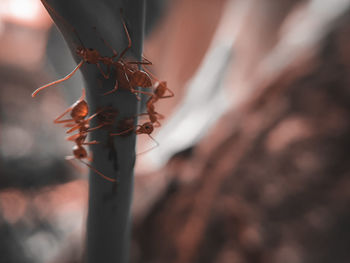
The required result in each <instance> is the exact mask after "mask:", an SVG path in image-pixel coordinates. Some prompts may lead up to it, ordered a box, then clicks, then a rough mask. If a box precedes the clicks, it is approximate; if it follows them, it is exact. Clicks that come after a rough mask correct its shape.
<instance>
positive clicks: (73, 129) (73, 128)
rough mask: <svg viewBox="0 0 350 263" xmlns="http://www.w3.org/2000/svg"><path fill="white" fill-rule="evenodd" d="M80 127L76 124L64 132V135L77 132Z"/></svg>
mask: <svg viewBox="0 0 350 263" xmlns="http://www.w3.org/2000/svg"><path fill="white" fill-rule="evenodd" d="M80 126H81V125H80V124H77V125H75V126H73V127H72V128H71V129H69V130H68V131H66V133H71V132H74V131H75V130H78V129H79V128H80Z"/></svg>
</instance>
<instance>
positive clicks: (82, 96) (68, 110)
mask: <svg viewBox="0 0 350 263" xmlns="http://www.w3.org/2000/svg"><path fill="white" fill-rule="evenodd" d="M84 99H85V88H83V91H82V94H81V97H80V98H79V99H78V101H77V102H80V101H82V100H84ZM77 102H76V103H77ZM76 103H74V104H76ZM74 104H73V105H74ZM73 105H71V106H70V107H69V108H68V109H66V110H65V111H64V112H63V113H62V114H61V115H60V116H58V117H57V118H56V119H55V120H54V121H53V122H54V123H66V122H71V121H74V120H73V119H68V120H61V118H63V116H64V115H66V114H67V113H68V112H70V111H71V110H72V109H73V108H74V106H73ZM70 125H74V124H66V125H65V127H69V126H70Z"/></svg>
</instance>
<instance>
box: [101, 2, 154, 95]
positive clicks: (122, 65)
mask: <svg viewBox="0 0 350 263" xmlns="http://www.w3.org/2000/svg"><path fill="white" fill-rule="evenodd" d="M122 12H123V11H122V9H121V10H120V13H121V18H122V23H123V28H124V31H125V34H126V37H127V39H128V46H127V47H126V48H125V49H124V50H123V51H122V52H121V53H120V55H119V57H118V59H117V60H116V61H114V62H113V63H112V65H113V66H114V67H115V74H116V82H115V85H114V88H113V89H112V90H110V91H108V92H106V93H104V94H103V95H108V94H111V93H113V92H115V91H117V90H118V88H119V87H120V88H121V89H124V90H130V91H131V93H133V94H135V96H136V98H137V99H138V100H141V98H140V97H139V96H138V95H137V93H142V94H146V95H149V96H152V93H150V92H144V91H140V90H137V89H136V87H141V88H150V87H152V81H151V78H150V76H149V74H148V73H147V72H145V71H143V70H140V69H138V68H137V67H136V66H137V65H152V62H151V61H149V60H148V59H146V58H143V61H124V59H123V57H124V56H125V54H126V52H127V51H128V50H129V49H130V48H131V46H132V41H131V38H130V34H129V31H128V28H127V26H126V23H125V21H124V18H123V15H122ZM100 39H101V40H102V41H103V42H104V44H105V45H106V46H107V47H108V48H109V49H111V50H112V52H113V54H114V57H116V56H117V52H116V51H115V50H114V49H113V48H112V47H111V46H110V45H109V44H108V43H107V41H106V40H104V39H103V38H102V37H101V36H100Z"/></svg>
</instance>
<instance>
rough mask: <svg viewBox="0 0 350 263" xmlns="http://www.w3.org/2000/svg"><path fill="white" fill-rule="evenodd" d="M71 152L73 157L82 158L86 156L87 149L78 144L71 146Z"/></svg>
mask: <svg viewBox="0 0 350 263" xmlns="http://www.w3.org/2000/svg"><path fill="white" fill-rule="evenodd" d="M73 154H74V156H75V158H78V159H84V158H86V157H87V156H88V154H87V151H86V150H85V149H84V147H82V146H80V145H74V146H73Z"/></svg>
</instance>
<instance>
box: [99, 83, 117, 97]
mask: <svg viewBox="0 0 350 263" xmlns="http://www.w3.org/2000/svg"><path fill="white" fill-rule="evenodd" d="M117 90H118V80H116V81H115V85H114V88H113V89H112V90H110V91H107V92H105V93H103V94H102V95H103V96H105V95H108V94H111V93H113V92H115V91H117Z"/></svg>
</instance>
